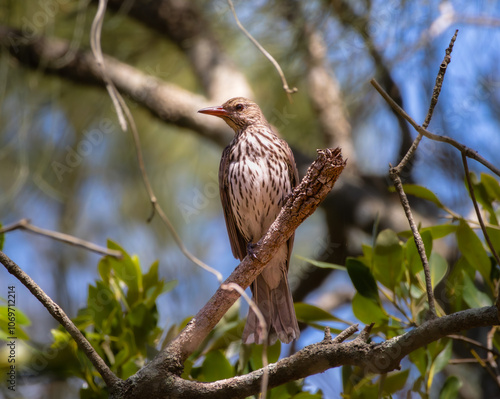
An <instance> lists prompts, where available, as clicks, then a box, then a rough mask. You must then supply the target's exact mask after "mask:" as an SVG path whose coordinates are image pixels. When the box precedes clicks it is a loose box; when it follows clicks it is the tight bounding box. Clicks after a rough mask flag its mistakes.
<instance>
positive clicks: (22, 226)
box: [0, 219, 123, 259]
mask: <svg viewBox="0 0 500 399" xmlns="http://www.w3.org/2000/svg"><path fill="white" fill-rule="evenodd" d="M13 230H26V231H31V232H32V233H35V234H40V235H42V236H45V237H50V238H53V239H54V240H57V241H61V242H65V243H67V244H71V245H74V246H76V247H81V248H85V249H88V250H89V251H92V252H96V253H98V254H102V255H109V256H114V257H115V258H118V259H120V258H121V257H122V256H123V254H122V253H121V252H120V251H117V250H114V249H109V248H104V247H101V246H100V245H96V244H93V243H91V242H88V241H85V240H82V239H80V238H77V237H73V236H70V235H68V234H64V233H59V232H58V231H52V230H46V229H42V228H40V227H37V226H34V225H32V224H31V223H30V221H29V220H28V219H21V220H20V221H19V222H16V223H12V224H10V225H8V226H5V227H3V228H2V229H0V234H2V233H7V232H9V231H13Z"/></svg>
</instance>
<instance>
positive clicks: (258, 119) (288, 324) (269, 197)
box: [198, 97, 300, 345]
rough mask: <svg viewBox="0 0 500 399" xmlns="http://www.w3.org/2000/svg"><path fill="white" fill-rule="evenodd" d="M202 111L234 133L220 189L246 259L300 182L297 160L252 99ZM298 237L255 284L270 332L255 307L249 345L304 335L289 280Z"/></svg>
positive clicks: (233, 237)
mask: <svg viewBox="0 0 500 399" xmlns="http://www.w3.org/2000/svg"><path fill="white" fill-rule="evenodd" d="M198 112H199V113H202V114H207V115H213V116H216V117H219V118H222V119H223V120H224V121H225V122H226V123H227V124H228V125H229V126H230V127H231V128H232V129H233V130H234V133H235V135H234V137H233V139H232V141H231V142H230V144H229V145H228V146H227V147H226V148H225V149H224V151H223V153H222V158H221V161H220V166H219V191H220V198H221V202H222V208H223V211H224V219H225V221H226V228H227V231H228V235H229V241H230V244H231V249H232V252H233V255H234V257H235V258H237V259H240V260H243V258H245V256H246V255H247V253H250V254H252V249H253V246H254V244H255V243H257V242H258V241H259V240H260V238H261V237H262V236H263V235H264V234H265V233H266V232H267V230H268V229H269V227H270V226H271V224H272V223H273V222H274V220H275V219H276V217H277V216H278V214H279V212H280V210H281V208H282V206H283V205H284V203H285V202H286V199H287V198H288V196H289V195H290V194H291V192H292V191H293V189H294V187H295V186H296V185H297V184H298V179H299V176H298V171H297V166H296V164H295V159H294V157H293V153H292V150H291V149H290V147H289V145H288V144H287V142H286V141H285V140H283V139H281V138H279V137H278V136H277V134H276V133H275V132H274V130H273V128H272V127H271V125H270V124H269V122H268V121H267V120H266V118H265V116H264V114H263V113H262V111H261V109H260V108H259V106H258V105H257V104H256V103H255V102H254V101H252V100H249V99H247V98H243V97H235V98H231V99H230V100H228V101H226V102H225V103H224V104H222V105H220V106H215V107H208V108H203V109H200V110H199V111H198ZM293 241H294V235H292V236H291V237H290V238H289V239H288V240H287V241H286V242H285V243H284V244H282V245H281V246H280V247H279V248H278V249H277V251H276V253H275V254H274V255H273V258H272V259H271V260H270V261H269V263H268V264H267V265H266V266H265V268H264V270H263V271H262V272H261V274H260V275H259V276H257V278H256V279H255V280H254V281H253V282H252V283H251V291H252V295H253V301H254V302H255V304H256V305H257V307H258V309H259V311H260V312H261V313H262V315H263V316H264V320H265V321H266V326H267V331H264V330H263V328H262V326H260V324H259V320H258V317H257V315H256V313H255V312H254V311H253V309H252V307H250V309H249V313H248V317H247V322H246V324H245V328H244V330H243V334H242V341H243V343H245V344H252V343H256V344H263V343H267V344H269V345H272V344H274V343H275V342H276V341H277V339H279V340H280V341H281V342H283V343H290V342H291V341H292V340H294V339H298V337H299V335H300V330H299V327H298V323H297V317H296V315H295V310H294V306H293V299H292V295H291V292H290V287H289V283H288V269H289V265H290V256H291V254H292V247H293ZM266 332H267V334H266ZM266 336H267V342H266Z"/></svg>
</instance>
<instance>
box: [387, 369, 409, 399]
mask: <svg viewBox="0 0 500 399" xmlns="http://www.w3.org/2000/svg"><path fill="white" fill-rule="evenodd" d="M409 374H410V370H409V369H408V370H403V371H399V372H395V373H390V374H388V375H387V377H386V378H385V380H384V383H383V384H384V385H383V387H382V392H383V394H384V395H392V394H393V393H395V392H397V391H399V390H401V389H403V388H404V386H405V384H406V380H407V379H408V375H409Z"/></svg>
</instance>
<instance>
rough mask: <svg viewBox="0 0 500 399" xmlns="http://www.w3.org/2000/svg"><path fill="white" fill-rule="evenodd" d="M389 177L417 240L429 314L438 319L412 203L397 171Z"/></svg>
mask: <svg viewBox="0 0 500 399" xmlns="http://www.w3.org/2000/svg"><path fill="white" fill-rule="evenodd" d="M389 175H390V177H391V179H392V181H393V183H394V187H395V188H396V192H397V193H398V195H399V199H400V201H401V205H402V206H403V209H404V211H405V214H406V218H407V219H408V222H409V223H410V228H411V231H412V233H413V238H414V240H415V245H416V246H417V250H418V254H419V255H420V259H421V260H422V266H423V268H424V276H425V288H426V291H427V301H428V302H429V313H430V316H431V317H437V315H436V306H435V303H434V291H433V289H432V281H431V272H430V268H429V260H428V259H427V255H426V254H425V246H424V241H423V240H422V237H421V236H420V232H419V231H418V227H417V224H416V223H415V220H414V219H413V214H412V212H411V208H410V203H409V202H408V198H407V197H406V194H405V192H404V190H403V183H401V178H400V177H399V174H398V173H397V171H396V170H395V168H393V167H391V169H390V171H389Z"/></svg>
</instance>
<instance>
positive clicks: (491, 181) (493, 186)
mask: <svg viewBox="0 0 500 399" xmlns="http://www.w3.org/2000/svg"><path fill="white" fill-rule="evenodd" d="M481 182H482V183H483V186H484V188H485V189H486V192H487V193H488V196H489V198H490V200H491V201H500V183H499V182H498V180H497V179H495V178H494V177H493V176H491V175H489V174H487V173H481Z"/></svg>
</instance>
